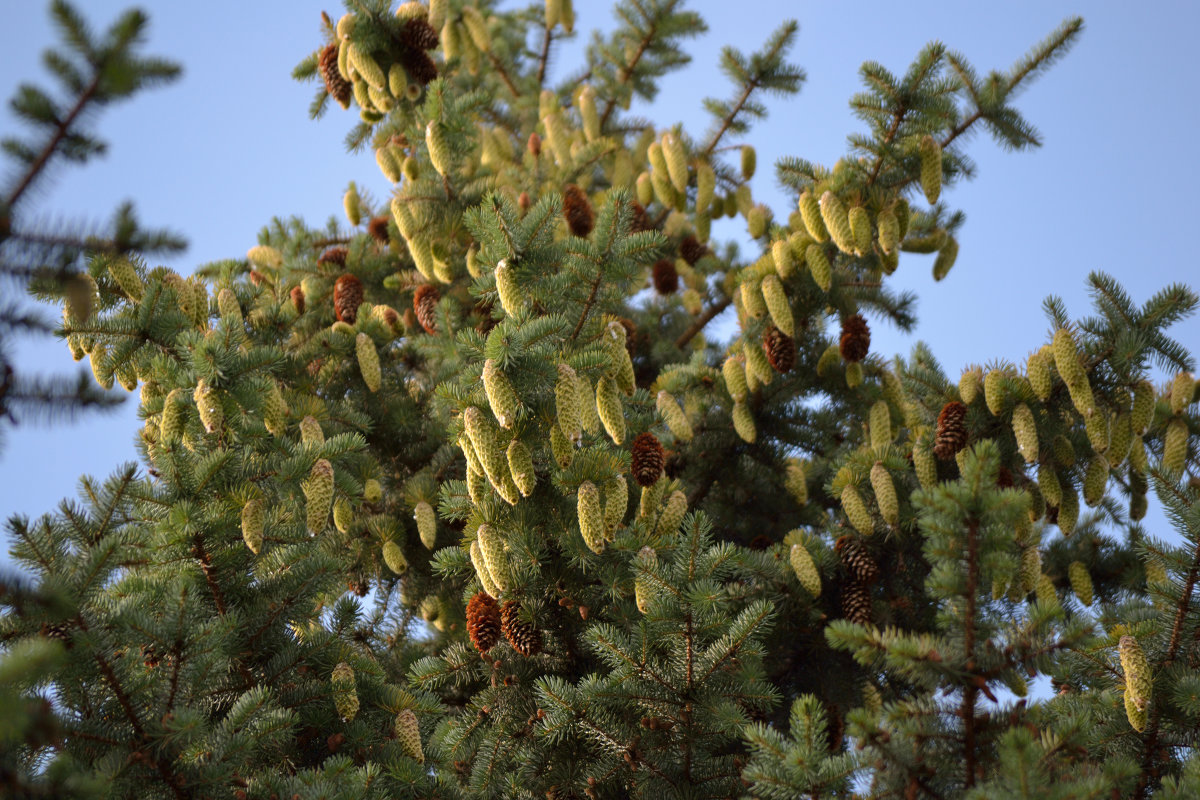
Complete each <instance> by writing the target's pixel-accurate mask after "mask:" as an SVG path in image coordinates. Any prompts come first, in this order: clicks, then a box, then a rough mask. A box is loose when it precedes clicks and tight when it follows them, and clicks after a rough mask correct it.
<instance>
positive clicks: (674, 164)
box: [662, 133, 688, 193]
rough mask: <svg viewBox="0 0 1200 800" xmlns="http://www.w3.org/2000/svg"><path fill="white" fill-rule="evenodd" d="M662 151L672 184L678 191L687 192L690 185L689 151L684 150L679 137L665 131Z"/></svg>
mask: <svg viewBox="0 0 1200 800" xmlns="http://www.w3.org/2000/svg"><path fill="white" fill-rule="evenodd" d="M662 153H663V158H664V159H665V160H666V162H667V174H668V175H669V176H670V178H671V185H672V186H674V187H675V191H677V192H680V193H683V192H686V191H687V185H688V168H687V153H685V152H684V150H683V143H682V142H681V141H679V137H677V136H675V135H674V134H671V133H664V134H663V137H662Z"/></svg>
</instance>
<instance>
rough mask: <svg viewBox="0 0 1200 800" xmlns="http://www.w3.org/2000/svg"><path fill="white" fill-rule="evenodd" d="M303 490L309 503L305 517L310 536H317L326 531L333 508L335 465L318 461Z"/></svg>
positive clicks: (324, 460)
mask: <svg viewBox="0 0 1200 800" xmlns="http://www.w3.org/2000/svg"><path fill="white" fill-rule="evenodd" d="M301 488H302V489H303V491H304V497H305V500H306V501H307V502H306V503H305V509H304V515H305V522H306V525H307V527H308V535H309V536H316V535H317V534H318V533H320V532H321V531H323V530H325V525H326V523H327V522H328V520H329V511H330V508H331V507H332V506H333V465H332V464H330V463H329V461H328V460H326V459H324V458H321V459H317V462H316V463H315V464H313V466H312V470H311V471H310V472H309V473H308V480H306V481H305V482H304V483H303V485H302V486H301Z"/></svg>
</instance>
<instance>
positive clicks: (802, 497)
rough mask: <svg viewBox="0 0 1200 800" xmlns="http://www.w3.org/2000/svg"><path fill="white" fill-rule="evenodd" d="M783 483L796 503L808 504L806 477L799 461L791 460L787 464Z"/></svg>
mask: <svg viewBox="0 0 1200 800" xmlns="http://www.w3.org/2000/svg"><path fill="white" fill-rule="evenodd" d="M783 484H784V486H785V487H786V488H787V490H788V494H790V495H791V496H792V498H793V499H794V500H795V501H796V504H797V505H801V506H805V505H808V478H807V477H806V476H805V474H804V467H803V466H802V465H801V464H800V462H798V461H795V460H793V462H792V463H790V464H788V466H787V471H786V473H785V477H784V480H783Z"/></svg>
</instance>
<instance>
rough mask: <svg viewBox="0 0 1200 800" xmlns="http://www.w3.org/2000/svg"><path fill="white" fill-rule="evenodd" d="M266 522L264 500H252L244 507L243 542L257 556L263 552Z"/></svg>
mask: <svg viewBox="0 0 1200 800" xmlns="http://www.w3.org/2000/svg"><path fill="white" fill-rule="evenodd" d="M265 520H266V510H265V509H264V507H263V501H262V500H251V501H250V502H248V503H246V505H244V506H242V541H244V542H245V543H246V547H248V548H250V552H251V553H254V554H255V555H258V552H259V551H260V550H262V544H263V528H264V527H265V524H266V522H265Z"/></svg>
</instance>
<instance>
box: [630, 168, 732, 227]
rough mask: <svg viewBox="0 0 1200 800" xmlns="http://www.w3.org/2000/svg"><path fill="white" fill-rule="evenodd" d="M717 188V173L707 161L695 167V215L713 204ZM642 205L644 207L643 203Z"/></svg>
mask: <svg viewBox="0 0 1200 800" xmlns="http://www.w3.org/2000/svg"><path fill="white" fill-rule="evenodd" d="M716 188H717V173H715V172H714V171H713V168H712V165H711V164H709V163H708V162H707V161H704V162H702V163H701V164H699V165H698V166H697V167H696V213H697V214H702V213H704V212H705V211H707V210H708V208H709V206H711V205H712V202H713V193H714V192H715V191H716ZM642 205H645V203H643V204H642Z"/></svg>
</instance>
